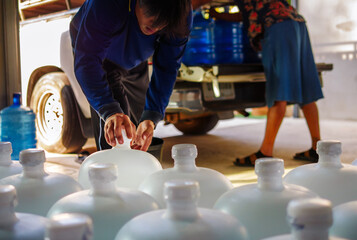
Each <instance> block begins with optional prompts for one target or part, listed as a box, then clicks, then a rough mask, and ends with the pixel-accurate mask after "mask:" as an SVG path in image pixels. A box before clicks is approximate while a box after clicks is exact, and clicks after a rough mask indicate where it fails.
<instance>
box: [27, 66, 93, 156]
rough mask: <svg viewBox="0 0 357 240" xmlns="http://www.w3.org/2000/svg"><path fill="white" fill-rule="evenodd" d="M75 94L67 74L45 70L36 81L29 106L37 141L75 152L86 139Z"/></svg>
mask: <svg viewBox="0 0 357 240" xmlns="http://www.w3.org/2000/svg"><path fill="white" fill-rule="evenodd" d="M76 104H77V103H76V101H75V97H74V94H73V91H72V88H71V86H70V83H69V81H68V79H67V77H66V75H65V74H64V73H62V72H53V73H48V74H46V75H44V76H42V77H41V78H40V79H39V80H38V82H37V83H36V85H35V87H34V89H33V91H32V95H31V100H30V104H29V106H30V107H31V109H33V111H34V112H35V113H36V130H37V140H38V143H39V145H40V146H41V147H42V148H43V149H45V150H46V151H48V152H54V153H74V152H78V151H80V150H81V149H82V146H83V145H84V144H85V142H86V140H87V139H86V138H85V137H84V136H83V134H82V131H81V127H80V123H79V119H78V114H77V106H76Z"/></svg>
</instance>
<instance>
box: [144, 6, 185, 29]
mask: <svg viewBox="0 0 357 240" xmlns="http://www.w3.org/2000/svg"><path fill="white" fill-rule="evenodd" d="M139 6H140V7H141V8H143V9H144V14H145V15H146V16H147V17H153V16H154V17H156V19H155V21H154V27H160V26H163V25H166V27H165V28H164V29H163V32H164V33H166V34H168V35H172V34H174V35H181V36H182V35H188V34H189V32H188V26H187V17H188V13H189V11H190V10H191V0H139Z"/></svg>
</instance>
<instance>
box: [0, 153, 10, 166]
mask: <svg viewBox="0 0 357 240" xmlns="http://www.w3.org/2000/svg"><path fill="white" fill-rule="evenodd" d="M11 164H12V160H11V154H7V153H5V154H0V166H2V167H9V166H11Z"/></svg>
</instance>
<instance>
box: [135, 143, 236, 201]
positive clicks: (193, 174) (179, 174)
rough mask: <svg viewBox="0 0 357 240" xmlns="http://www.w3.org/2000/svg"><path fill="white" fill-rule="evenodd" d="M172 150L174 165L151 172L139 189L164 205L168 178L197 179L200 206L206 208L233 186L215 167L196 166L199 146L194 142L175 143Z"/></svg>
mask: <svg viewBox="0 0 357 240" xmlns="http://www.w3.org/2000/svg"><path fill="white" fill-rule="evenodd" d="M171 152H172V158H173V159H174V167H173V168H167V169H164V170H161V171H157V172H155V173H153V174H151V175H150V176H148V177H147V178H146V179H145V180H144V181H143V182H142V183H141V185H140V186H139V190H141V191H143V192H146V193H148V194H150V195H151V196H153V197H154V198H155V199H156V200H157V201H158V202H159V203H160V205H161V206H162V207H165V199H164V193H163V191H164V183H165V182H166V181H168V180H172V179H190V180H194V181H197V182H198V183H199V185H200V198H199V199H198V206H199V207H204V208H212V207H213V205H214V203H215V202H216V201H217V199H218V198H219V197H220V196H221V195H222V194H223V193H225V192H227V191H229V190H231V189H232V188H233V185H232V183H231V182H230V181H229V179H228V178H226V177H225V176H224V175H223V174H221V173H219V172H217V171H215V170H213V169H208V168H202V167H197V166H196V163H195V159H196V157H197V148H196V146H195V145H194V144H177V145H174V146H173V147H172V151H171Z"/></svg>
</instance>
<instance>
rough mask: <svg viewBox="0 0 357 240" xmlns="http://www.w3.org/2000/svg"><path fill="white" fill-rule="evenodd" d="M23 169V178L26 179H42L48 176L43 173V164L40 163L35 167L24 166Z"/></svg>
mask: <svg viewBox="0 0 357 240" xmlns="http://www.w3.org/2000/svg"><path fill="white" fill-rule="evenodd" d="M22 167H23V172H22V173H23V176H24V177H28V178H44V177H46V176H47V175H48V174H47V173H46V172H45V169H44V164H43V163H40V164H38V165H36V166H26V165H22Z"/></svg>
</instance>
